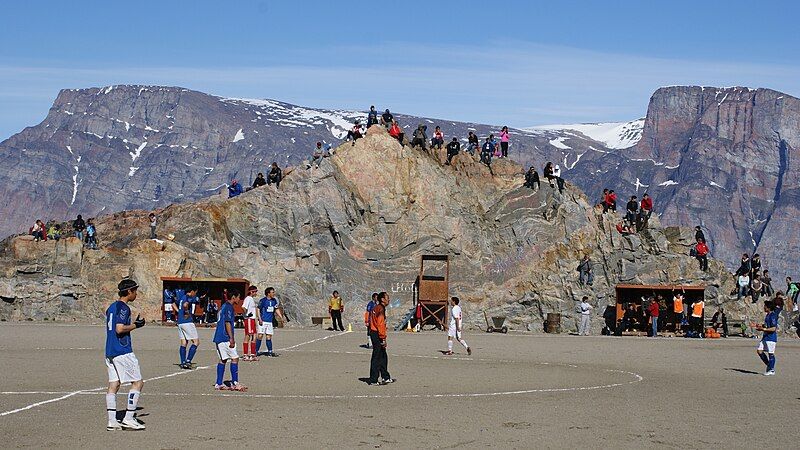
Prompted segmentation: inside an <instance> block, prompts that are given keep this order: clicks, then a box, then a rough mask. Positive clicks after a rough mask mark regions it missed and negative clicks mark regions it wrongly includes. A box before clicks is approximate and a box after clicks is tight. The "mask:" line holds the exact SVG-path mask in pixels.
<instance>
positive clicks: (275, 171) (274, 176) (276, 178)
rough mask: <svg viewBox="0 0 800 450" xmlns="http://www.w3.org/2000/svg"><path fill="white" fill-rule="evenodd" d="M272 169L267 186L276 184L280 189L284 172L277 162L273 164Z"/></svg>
mask: <svg viewBox="0 0 800 450" xmlns="http://www.w3.org/2000/svg"><path fill="white" fill-rule="evenodd" d="M271 167H272V168H271V169H270V171H269V175H267V184H274V185H275V187H276V188H280V187H281V180H283V172H282V171H281V168H280V167H278V163H276V162H273V163H272V166H271Z"/></svg>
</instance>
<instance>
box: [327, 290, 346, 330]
mask: <svg viewBox="0 0 800 450" xmlns="http://www.w3.org/2000/svg"><path fill="white" fill-rule="evenodd" d="M343 312H344V300H342V298H341V297H339V291H333V295H331V298H330V299H329V300H328V314H329V315H330V316H331V323H332V324H333V331H344V325H342V313H343Z"/></svg>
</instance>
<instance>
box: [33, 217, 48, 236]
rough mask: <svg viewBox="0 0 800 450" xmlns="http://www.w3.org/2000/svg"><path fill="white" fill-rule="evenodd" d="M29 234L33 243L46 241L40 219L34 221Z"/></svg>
mask: <svg viewBox="0 0 800 450" xmlns="http://www.w3.org/2000/svg"><path fill="white" fill-rule="evenodd" d="M30 234H31V235H32V236H33V242H39V241H46V240H47V230H45V227H44V223H42V221H41V220H40V219H36V222H34V223H33V226H32V227H31V231H30Z"/></svg>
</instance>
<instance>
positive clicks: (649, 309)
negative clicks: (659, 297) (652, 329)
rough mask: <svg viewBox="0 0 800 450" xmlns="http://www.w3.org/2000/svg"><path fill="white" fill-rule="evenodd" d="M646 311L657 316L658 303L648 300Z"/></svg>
mask: <svg viewBox="0 0 800 450" xmlns="http://www.w3.org/2000/svg"><path fill="white" fill-rule="evenodd" d="M647 312H649V313H650V315H651V316H653V317H658V303H656V302H650V306H648V307H647Z"/></svg>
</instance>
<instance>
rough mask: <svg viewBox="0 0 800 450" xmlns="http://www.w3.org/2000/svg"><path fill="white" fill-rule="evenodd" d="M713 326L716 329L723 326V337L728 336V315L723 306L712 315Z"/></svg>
mask: <svg viewBox="0 0 800 450" xmlns="http://www.w3.org/2000/svg"><path fill="white" fill-rule="evenodd" d="M711 326H712V327H714V331H717V328H719V327H722V337H728V316H726V315H725V311H723V310H722V306H720V307H719V309H718V310H717V312H715V313H714V315H713V316H712V317H711Z"/></svg>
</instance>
